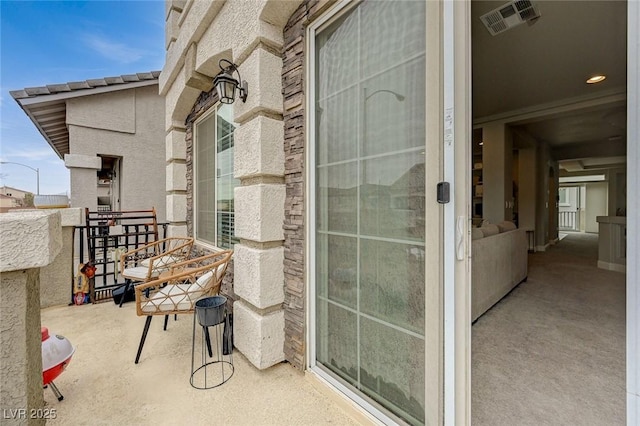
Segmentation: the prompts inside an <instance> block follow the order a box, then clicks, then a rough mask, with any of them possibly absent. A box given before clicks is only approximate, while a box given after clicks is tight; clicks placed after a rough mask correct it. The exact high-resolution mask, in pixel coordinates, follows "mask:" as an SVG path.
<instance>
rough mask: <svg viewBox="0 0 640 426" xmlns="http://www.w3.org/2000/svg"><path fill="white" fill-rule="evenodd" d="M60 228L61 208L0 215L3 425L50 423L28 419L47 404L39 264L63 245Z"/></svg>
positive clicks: (0, 400)
mask: <svg viewBox="0 0 640 426" xmlns="http://www.w3.org/2000/svg"><path fill="white" fill-rule="evenodd" d="M61 231H62V228H61V219H60V213H59V212H43V211H25V212H20V213H5V214H2V215H0V235H1V236H2V241H1V242H0V244H1V245H2V250H0V274H1V275H0V355H1V356H2V358H1V359H2V364H1V365H0V383H1V386H0V387H1V389H0V410H1V411H2V413H3V417H2V418H3V420H2V423H3V424H7V425H44V424H45V419H44V418H41V419H31V418H29V417H30V416H29V413H30V410H38V409H42V408H43V407H44V398H43V393H42V350H41V340H42V339H41V334H40V268H41V267H44V266H46V265H48V264H50V263H51V262H53V260H54V259H55V257H56V256H57V255H58V252H59V251H60V249H61V248H62V232H61ZM11 410H13V411H11ZM15 410H25V411H24V415H22V414H18V415H16V414H14V415H11V413H16V411H15ZM20 413H22V412H20Z"/></svg>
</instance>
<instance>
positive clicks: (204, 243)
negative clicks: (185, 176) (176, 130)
mask: <svg viewBox="0 0 640 426" xmlns="http://www.w3.org/2000/svg"><path fill="white" fill-rule="evenodd" d="M224 105H225V104H223V103H221V102H216V103H215V104H213V105H211V107H209V108H208V109H207V110H206V111H205V112H204V113H202V115H200V117H198V118H197V119H196V120H194V121H193V127H192V129H193V130H192V133H193V135H192V138H193V144H192V160H191V165H192V172H193V176H192V196H193V201H192V203H193V208H192V211H193V213H192V215H193V217H192V220H193V237H194V240H195V243H196V244H197V245H198V246H201V247H203V248H205V249H208V250H212V251H220V250H225V249H226V248H223V247H221V246H219V243H218V203H217V196H218V179H219V176H218V174H217V172H216V175H215V178H214V182H215V185H214V188H215V189H214V193H213V197H214V209H213V217H214V221H213V226H214V228H213V235H214V239H215V241H213V242H212V241H208V240H205V239H202V238H201V237H200V238H199V237H198V226H199V220H198V213H199V208H198V202H199V200H198V184H199V183H198V161H197V157H198V155H197V152H198V143H199V137H198V127H199V125H201V124H202V123H203V122H205V121H207V120H209V119H213V120H214V123H213V128H214V140H213V145H214V150H215V151H214V158H213V160H214V161H213V167H214V169H215V170H217V169H218V151H217V149H218V147H217V144H218V111H219V110H220V108H222V107H223V106H224ZM232 124H233V125H234V126H236V127H237V125H235V123H232ZM234 130H235V127H234ZM234 147H235V141H234ZM233 163H234V166H235V158H234V159H233ZM234 200H235V196H234ZM233 215H234V216H235V207H234V209H233ZM234 222H235V221H234ZM233 231H234V232H233V235H234V236H235V223H234V227H233ZM230 248H231V249H233V247H230Z"/></svg>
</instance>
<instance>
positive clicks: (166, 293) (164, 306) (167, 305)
mask: <svg viewBox="0 0 640 426" xmlns="http://www.w3.org/2000/svg"><path fill="white" fill-rule="evenodd" d="M212 279H213V271H209V272H207V273H206V274H204V275H202V276H201V277H199V278H198V279H197V280H196V281H195V282H194V283H189V282H185V283H182V284H169V285H168V286H166V287H165V288H163V289H161V290H159V291H158V292H156V293H154V294H153V295H151V297H150V298H149V300H146V301H144V302H142V304H141V309H142V311H143V312H157V311H160V312H171V311H174V310H176V309H177V310H180V311H187V310H190V309H192V308H193V304H194V303H195V302H196V300H198V299H199V298H200V297H202V296H204V294H205V292H206V291H207V290H208V286H209V284H210V282H211V280H212Z"/></svg>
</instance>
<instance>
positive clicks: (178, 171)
mask: <svg viewBox="0 0 640 426" xmlns="http://www.w3.org/2000/svg"><path fill="white" fill-rule="evenodd" d="M166 189H167V191H168V192H170V191H186V190H187V165H186V164H184V163H175V162H172V163H169V164H167V182H166Z"/></svg>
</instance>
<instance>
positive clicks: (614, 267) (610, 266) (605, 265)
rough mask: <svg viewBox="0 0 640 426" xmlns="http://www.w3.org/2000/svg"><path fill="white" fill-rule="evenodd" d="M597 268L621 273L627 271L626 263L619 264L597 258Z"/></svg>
mask: <svg viewBox="0 0 640 426" xmlns="http://www.w3.org/2000/svg"><path fill="white" fill-rule="evenodd" d="M598 268H600V269H606V270H609V271H615V272H622V273H623V274H624V273H625V272H627V266H626V265H621V264H619V263H610V262H603V261H602V260H598Z"/></svg>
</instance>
